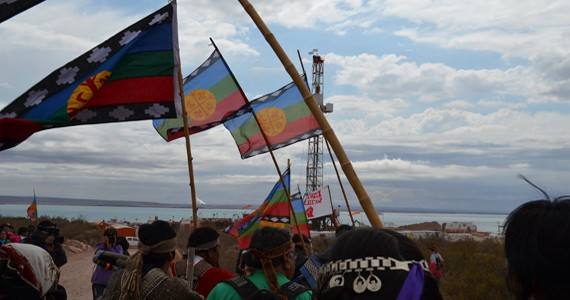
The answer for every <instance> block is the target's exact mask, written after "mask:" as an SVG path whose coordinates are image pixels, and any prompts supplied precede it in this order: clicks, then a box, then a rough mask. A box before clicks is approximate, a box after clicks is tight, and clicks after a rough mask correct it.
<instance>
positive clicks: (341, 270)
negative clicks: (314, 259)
mask: <svg viewBox="0 0 570 300" xmlns="http://www.w3.org/2000/svg"><path fill="white" fill-rule="evenodd" d="M414 266H418V267H420V268H421V269H423V270H424V271H426V272H429V265H428V263H427V262H426V261H425V260H423V259H422V260H420V261H416V260H398V259H395V258H392V257H382V256H377V257H365V258H356V259H343V260H336V261H332V262H329V263H327V264H325V265H323V266H321V267H320V269H319V278H320V280H319V281H321V282H323V281H324V280H327V279H328V287H329V288H334V287H341V286H344V281H345V278H344V274H345V273H350V272H357V273H358V276H357V277H356V279H355V280H354V282H353V290H354V292H356V293H358V294H361V293H364V292H365V291H366V290H369V291H371V292H377V291H379V290H380V289H381V288H382V281H381V280H380V278H378V276H376V275H374V274H373V273H372V271H405V272H410V270H412V269H417V268H418V267H416V268H413V267H414ZM363 271H368V272H370V274H369V275H368V278H366V279H365V278H364V277H363V276H362V275H361V274H360V272H363ZM331 275H332V276H331ZM328 276H331V277H330V279H329V278H328Z"/></svg>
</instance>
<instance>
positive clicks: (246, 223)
mask: <svg viewBox="0 0 570 300" xmlns="http://www.w3.org/2000/svg"><path fill="white" fill-rule="evenodd" d="M283 180H284V181H285V185H286V187H287V190H289V187H290V184H291V176H290V172H289V169H287V170H286V171H285V172H284V173H283ZM288 201H289V197H288V195H287V192H286V191H285V189H284V188H283V185H282V184H281V180H279V181H278V182H277V183H276V184H275V185H274V186H273V189H272V190H271V192H270V193H269V195H268V196H267V198H265V201H263V203H262V204H261V206H259V207H258V208H257V209H256V210H254V211H253V212H252V213H251V214H249V215H247V216H244V217H243V218H242V219H239V220H237V221H236V222H235V223H234V224H233V225H230V226H229V227H228V228H226V230H225V231H226V233H229V234H230V235H232V236H234V237H235V238H237V242H238V246H239V247H240V248H241V249H247V248H249V244H250V242H251V237H252V235H253V232H254V231H255V230H256V229H258V228H260V227H277V228H288V227H289V226H290V224H291V222H290V217H291V212H290V211H291V210H290V208H289V203H287V202H288Z"/></svg>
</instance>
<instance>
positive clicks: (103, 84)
mask: <svg viewBox="0 0 570 300" xmlns="http://www.w3.org/2000/svg"><path fill="white" fill-rule="evenodd" d="M177 49H178V34H177V25H176V4H175V1H172V2H171V3H169V4H167V5H166V6H164V7H163V8H161V9H159V10H158V11H156V12H154V13H152V14H150V15H149V16H147V17H145V18H144V19H142V20H140V21H138V22H137V23H135V24H133V25H131V26H129V27H128V28H126V29H125V30H123V31H121V32H119V33H118V34H116V35H114V36H113V37H111V38H110V39H108V40H106V41H105V42H103V43H101V44H99V45H97V46H96V47H94V48H93V49H91V50H89V51H88V52H86V53H84V54H83V55H81V56H79V57H77V58H76V59H74V60H73V61H71V62H69V63H67V64H66V65H64V66H62V67H61V68H59V69H57V70H56V71H54V72H52V73H51V74H50V75H48V76H47V77H46V78H44V79H43V80H42V81H40V82H39V83H37V84H36V85H34V86H33V87H32V88H30V89H29V90H28V91H27V92H25V93H24V94H22V95H21V96H20V97H18V98H17V99H16V100H14V101H13V102H12V103H10V104H9V105H8V106H6V107H5V108H4V109H2V111H0V151H1V150H5V149H8V148H11V147H14V146H16V145H18V144H19V143H21V142H22V141H24V140H25V139H27V138H28V137H29V136H30V135H32V134H33V133H35V132H38V131H41V130H44V129H49V128H56V127H65V126H74V125H82V124H96V123H109V122H124V121H135V120H145V119H158V118H170V117H173V118H174V117H176V116H177V109H176V105H178V106H179V104H176V103H180V100H179V98H180V97H179V96H178V95H179V91H180V89H181V87H180V84H179V81H178V80H177V78H178V77H177V76H178V73H179V68H180V59H179V57H178V50H177Z"/></svg>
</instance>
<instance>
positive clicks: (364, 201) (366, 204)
mask: <svg viewBox="0 0 570 300" xmlns="http://www.w3.org/2000/svg"><path fill="white" fill-rule="evenodd" d="M238 1H239V2H240V4H241V5H242V7H243V8H244V9H245V11H246V12H247V13H248V15H249V16H250V17H251V19H252V20H253V22H254V23H255V25H256V26H257V28H258V29H259V31H260V32H261V33H262V34H263V36H264V38H265V40H266V41H267V42H268V43H269V45H270V46H271V48H272V49H273V51H274V52H275V54H276V55H277V57H278V58H279V60H280V61H281V63H282V64H283V67H284V68H285V70H286V71H287V73H289V76H291V78H292V79H293V81H294V82H295V84H296V85H297V87H298V88H299V90H300V91H301V95H303V99H304V100H305V103H307V106H308V107H309V109H310V110H311V112H312V113H313V116H315V119H316V120H317V122H318V123H319V125H320V126H321V128H322V130H323V136H324V137H325V138H326V139H327V141H329V143H330V144H331V147H332V148H333V150H334V152H335V154H336V156H337V157H338V160H339V162H340V166H341V168H342V170H343V171H344V174H345V175H346V178H347V179H348V182H349V183H350V185H351V186H352V188H353V189H354V192H355V194H356V197H357V198H358V201H359V202H360V205H361V206H362V209H363V210H364V211H365V212H366V215H367V217H368V220H369V221H370V224H371V225H372V226H373V227H375V228H382V227H383V225H382V221H381V220H380V216H378V212H376V210H375V209H374V206H373V205H372V201H371V200H370V197H369V196H368V193H367V192H366V190H365V189H364V186H363V185H362V183H361V182H360V179H358V175H356V172H355V171H354V168H353V167H352V163H351V162H350V160H349V159H348V156H347V155H346V152H344V149H343V148H342V145H341V143H340V141H339V139H338V137H337V136H336V134H335V133H334V131H333V129H332V128H331V126H330V124H329V122H328V121H327V119H326V118H325V116H324V114H323V112H322V111H321V108H320V107H319V106H318V105H317V103H316V102H315V100H314V99H313V94H312V93H311V91H310V90H309V88H308V87H307V86H306V85H305V83H304V82H303V79H302V78H301V76H299V74H298V73H297V70H296V69H295V66H294V65H293V63H291V60H290V59H289V57H288V56H287V54H286V53H285V51H284V50H283V48H281V45H279V42H277V39H276V38H275V36H274V35H273V33H271V31H270V30H269V28H268V27H267V25H265V22H263V20H262V19H261V17H260V16H259V14H258V13H257V11H256V10H255V8H254V7H253V6H252V5H251V3H249V1H248V0H238Z"/></svg>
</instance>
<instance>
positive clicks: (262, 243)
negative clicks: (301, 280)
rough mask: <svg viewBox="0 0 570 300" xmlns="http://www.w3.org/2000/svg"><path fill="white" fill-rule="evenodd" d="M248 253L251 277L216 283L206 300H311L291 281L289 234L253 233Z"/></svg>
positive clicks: (274, 231) (275, 231)
mask: <svg viewBox="0 0 570 300" xmlns="http://www.w3.org/2000/svg"><path fill="white" fill-rule="evenodd" d="M249 252H250V253H251V254H252V256H253V261H252V263H251V267H252V268H253V273H252V274H251V275H248V276H241V277H236V278H233V279H231V280H228V281H223V282H221V283H219V284H218V285H216V287H215V288H214V289H213V290H212V291H211V292H210V294H209V295H208V299H215V300H239V299H256V297H263V299H295V300H309V299H311V291H310V290H308V289H307V288H305V287H304V286H302V285H300V284H298V283H295V282H292V281H291V280H290V278H291V277H292V276H293V274H294V272H295V260H294V256H295V253H294V246H293V243H292V241H291V235H290V234H289V232H288V231H285V230H282V229H277V228H273V227H263V228H261V229H258V230H256V231H255V232H254V233H253V236H252V238H251V244H250V249H249Z"/></svg>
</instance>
